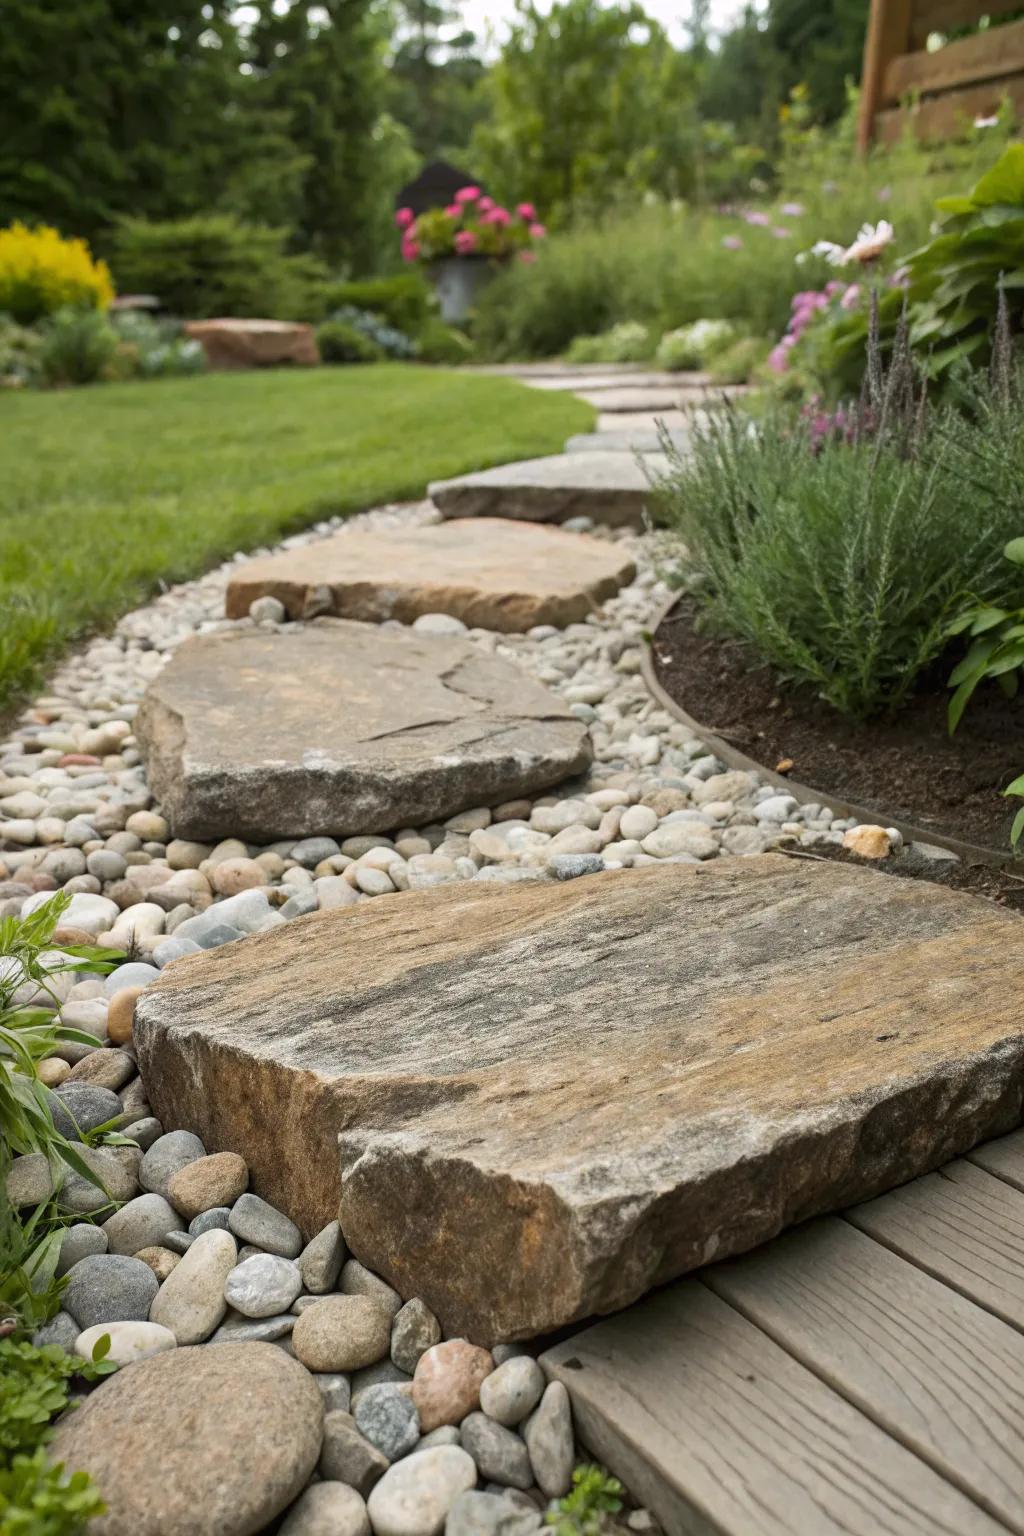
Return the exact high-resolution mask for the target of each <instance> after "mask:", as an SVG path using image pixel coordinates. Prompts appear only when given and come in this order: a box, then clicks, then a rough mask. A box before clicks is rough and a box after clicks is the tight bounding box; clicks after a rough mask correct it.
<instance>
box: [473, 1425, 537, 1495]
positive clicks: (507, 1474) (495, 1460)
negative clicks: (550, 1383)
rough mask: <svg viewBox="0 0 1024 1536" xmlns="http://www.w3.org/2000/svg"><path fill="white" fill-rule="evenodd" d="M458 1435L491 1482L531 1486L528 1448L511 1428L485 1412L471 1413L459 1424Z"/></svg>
mask: <svg viewBox="0 0 1024 1536" xmlns="http://www.w3.org/2000/svg"><path fill="white" fill-rule="evenodd" d="M459 1439H460V1441H461V1444H462V1448H463V1450H466V1451H468V1452H469V1454H470V1455H471V1456H472V1458H473V1460H474V1461H475V1462H476V1464H477V1468H478V1470H479V1472H480V1474H481V1476H482V1477H485V1478H486V1479H487V1480H488V1482H492V1483H501V1485H502V1486H503V1487H505V1488H523V1489H525V1488H530V1487H532V1485H533V1469H532V1467H531V1466H530V1455H529V1452H528V1451H527V1449H526V1446H525V1445H524V1443H523V1441H522V1440H520V1438H519V1436H518V1435H516V1434H513V1432H512V1430H510V1429H506V1428H505V1427H504V1426H503V1425H501V1424H497V1423H495V1421H494V1419H489V1418H488V1417H487V1415H486V1413H470V1414H468V1415H467V1416H466V1418H464V1419H463V1421H462V1423H461V1424H460V1425H459Z"/></svg>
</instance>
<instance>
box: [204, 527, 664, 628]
mask: <svg viewBox="0 0 1024 1536" xmlns="http://www.w3.org/2000/svg"><path fill="white" fill-rule="evenodd" d="M635 575H636V566H635V565H634V564H633V561H632V560H630V559H629V557H628V556H627V555H625V554H623V552H622V551H621V550H620V549H617V548H616V546H615V545H614V544H610V543H608V542H607V541H606V540H602V539H588V538H585V537H583V536H582V535H580V534H572V533H563V532H562V530H561V529H560V528H548V527H544V526H542V525H539V524H534V523H520V522H513V521H511V520H509V519H507V518H494V517H480V518H463V519H458V520H457V521H452V522H444V523H437V524H430V525H427V526H425V527H419V528H408V529H402V530H394V531H392V530H388V531H384V532H378V533H372V532H370V533H364V532H360V531H357V530H356V529H342V531H341V532H340V533H337V534H335V535H334V536H333V537H332V538H329V539H323V540H321V541H320V542H318V543H316V544H304V545H301V546H300V547H298V548H296V549H288V550H284V551H283V552H282V553H280V554H275V555H267V556H265V557H264V558H263V559H258V560H248V561H246V563H245V564H244V565H240V566H238V567H237V568H236V569H235V571H234V573H233V575H232V577H231V580H230V581H229V582H228V590H227V600H226V610H225V611H226V613H227V616H228V618H229V619H241V618H244V617H245V615H246V614H247V613H248V611H249V605H250V604H251V603H252V602H253V601H254V600H255V599H256V598H258V597H268V596H269V597H276V598H278V599H279V600H280V601H281V602H282V603H283V604H284V606H285V608H286V610H287V612H288V616H289V618H292V619H301V618H304V617H306V616H307V615H308V614H311V613H332V614H337V615H339V616H340V617H341V618H346V619H361V620H365V621H366V622H369V623H379V622H380V621H381V620H383V619H400V620H401V622H402V623H403V624H411V623H412V621H413V620H414V619H416V618H418V617H419V615H420V614H423V613H448V614H452V615H453V616H454V617H455V618H457V619H461V620H462V621H463V622H464V623H465V624H468V625H469V626H470V627H471V628H474V627H479V628H481V629H494V630H500V631H502V632H503V633H512V632H525V631H526V630H528V629H531V628H532V627H533V625H535V624H555V625H558V626H564V625H566V624H574V623H577V622H579V621H581V620H583V619H585V618H586V617H587V615H588V613H591V612H592V611H593V609H594V608H595V607H596V606H597V605H598V604H599V603H602V602H604V601H605V599H606V598H609V597H614V595H615V593H616V592H617V591H618V590H619V588H620V587H623V586H625V585H626V583H627V582H630V581H632V579H633V577H634V576H635Z"/></svg>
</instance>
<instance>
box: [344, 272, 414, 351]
mask: <svg viewBox="0 0 1024 1536" xmlns="http://www.w3.org/2000/svg"><path fill="white" fill-rule="evenodd" d="M323 298H324V303H325V306H326V309H327V311H334V310H338V309H344V308H345V307H346V306H351V307H352V308H353V309H366V310H369V311H370V312H371V314H375V315H381V316H383V318H384V320H385V321H386V322H387V324H388V325H392V326H394V328H395V330H396V331H404V333H405V335H406V336H416V335H417V334H418V333H419V332H420V330H421V329H422V328H423V326H424V325H425V324H426V323H427V320H428V319H429V318H430V317H431V315H432V314H433V311H434V308H435V307H436V301H435V299H434V291H433V289H432V288H431V286H430V284H429V283H428V282H427V280H426V278H425V277H424V276H423V274H422V273H421V272H401V273H399V274H398V276H397V277H369V278H364V279H363V280H362V281H359V282H343V283H334V282H331V283H327V284H326V285H325V287H324V290H323Z"/></svg>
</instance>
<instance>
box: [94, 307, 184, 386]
mask: <svg viewBox="0 0 1024 1536" xmlns="http://www.w3.org/2000/svg"><path fill="white" fill-rule="evenodd" d="M111 324H112V325H113V327H114V329H115V331H116V332H117V334H118V336H119V337H120V338H121V342H122V344H123V346H124V347H127V348H130V349H131V362H132V368H133V371H134V372H136V373H137V374H139V375H140V377H142V378H144V379H156V378H176V377H187V376H189V375H191V374H195V373H202V371H203V369H204V368H205V367H206V353H205V351H204V350H203V344H202V342H200V341H193V340H192V339H191V338H190V337H187V336H182V334H181V327H180V325H179V324H178V323H177V322H176V321H173V320H156V319H154V317H153V316H152V315H147V314H144V313H142V312H141V311H140V310H126V311H125V312H124V313H122V314H119V315H114V316H112V318H111Z"/></svg>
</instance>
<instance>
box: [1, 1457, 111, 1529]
mask: <svg viewBox="0 0 1024 1536" xmlns="http://www.w3.org/2000/svg"><path fill="white" fill-rule="evenodd" d="M106 1507H107V1506H106V1505H105V1504H104V1502H103V1499H102V1498H101V1497H100V1494H99V1491H98V1489H97V1488H96V1486H95V1484H94V1483H93V1481H92V1479H91V1478H90V1477H89V1474H88V1473H87V1472H72V1473H71V1475H70V1476H68V1475H67V1474H66V1473H65V1471H64V1468H63V1466H51V1465H50V1463H49V1462H48V1461H47V1459H46V1453H45V1452H44V1451H43V1449H42V1448H41V1447H40V1449H38V1450H37V1451H36V1452H35V1454H34V1455H33V1456H15V1457H13V1458H12V1459H11V1462H10V1464H9V1465H8V1466H2V1465H0V1530H3V1532H4V1536H79V1532H82V1531H84V1530H85V1529H86V1526H87V1524H88V1522H89V1521H90V1520H91V1519H92V1518H93V1517H94V1516H95V1515H101V1514H103V1512H104V1510H105V1509H106Z"/></svg>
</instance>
